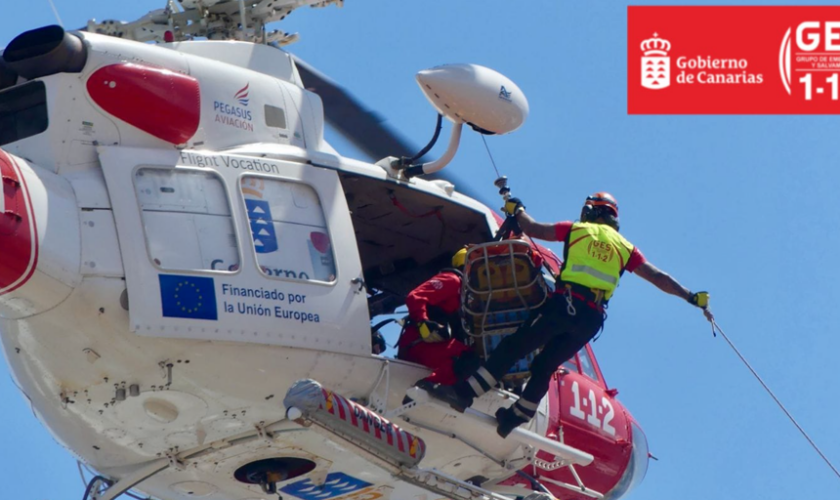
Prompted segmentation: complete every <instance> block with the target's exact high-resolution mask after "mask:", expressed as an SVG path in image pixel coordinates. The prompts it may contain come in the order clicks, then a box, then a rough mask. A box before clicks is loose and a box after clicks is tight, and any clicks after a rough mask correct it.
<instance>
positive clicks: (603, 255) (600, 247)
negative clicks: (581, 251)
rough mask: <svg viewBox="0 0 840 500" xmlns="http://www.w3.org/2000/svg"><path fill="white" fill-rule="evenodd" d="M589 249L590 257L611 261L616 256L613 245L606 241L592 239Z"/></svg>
mask: <svg viewBox="0 0 840 500" xmlns="http://www.w3.org/2000/svg"><path fill="white" fill-rule="evenodd" d="M587 251H588V252H589V256H590V257H592V258H594V259H598V260H600V261H601V262H610V261H611V260H613V258H614V257H615V250H614V249H613V246H612V245H611V244H609V243H607V242H605V241H591V242H590V243H589V247H588V248H587Z"/></svg>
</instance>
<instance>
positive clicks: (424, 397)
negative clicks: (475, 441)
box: [408, 387, 594, 466]
mask: <svg viewBox="0 0 840 500" xmlns="http://www.w3.org/2000/svg"><path fill="white" fill-rule="evenodd" d="M408 397H410V398H411V399H413V400H414V401H416V402H417V403H419V404H423V405H433V406H434V407H435V408H436V409H438V410H441V411H443V412H444V413H446V414H448V415H452V416H456V417H457V416H464V417H467V418H469V419H470V420H472V421H473V422H475V423H476V424H479V425H486V426H488V427H489V428H491V429H495V427H496V425H497V422H496V419H495V418H494V417H491V416H490V415H488V414H486V413H484V412H481V411H478V410H474V409H472V408H467V409H466V411H464V413H460V412H458V411H456V410H454V409H452V408H451V407H450V406H449V405H447V404H446V403H444V402H442V401H440V400H438V399H435V398H434V397H432V396H431V395H430V394H429V393H428V392H427V391H425V390H423V389H420V388H419V387H412V388H411V389H409V390H408ZM493 435H495V433H494V434H493ZM506 439H512V440H514V441H517V442H519V443H520V444H521V445H523V446H530V447H532V448H535V449H537V450H540V451H544V452H546V453H549V454H551V455H554V457H555V459H556V460H558V461H562V462H563V463H564V464H573V465H581V466H586V465H589V464H591V463H592V461H593V460H594V457H593V456H592V454H590V453H587V452H585V451H581V450H578V449H577V448H573V447H571V446H568V445H566V444H563V443H559V442H557V441H552V440H550V439H548V438H545V437H543V436H540V435H539V434H537V433H535V432H532V431H529V430H527V429H523V428H521V427H517V428H515V429H513V430H512V431H511V433H510V434H509V435H508V437H507V438H506Z"/></svg>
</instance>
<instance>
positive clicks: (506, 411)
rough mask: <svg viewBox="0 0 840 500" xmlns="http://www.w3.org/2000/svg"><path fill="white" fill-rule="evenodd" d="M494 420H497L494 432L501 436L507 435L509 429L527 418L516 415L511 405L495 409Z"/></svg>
mask: <svg viewBox="0 0 840 500" xmlns="http://www.w3.org/2000/svg"><path fill="white" fill-rule="evenodd" d="M496 421H497V422H499V425H498V426H497V427H496V433H498V434H499V435H500V436H502V437H503V438H506V437H508V434H510V433H511V431H513V430H514V429H516V428H517V427H519V426H520V425H522V424H525V423H527V422H528V420H526V419H524V418H522V417H520V416H519V415H517V414H516V413H515V412H514V411H513V408H512V407H511V408H499V409H498V410H496Z"/></svg>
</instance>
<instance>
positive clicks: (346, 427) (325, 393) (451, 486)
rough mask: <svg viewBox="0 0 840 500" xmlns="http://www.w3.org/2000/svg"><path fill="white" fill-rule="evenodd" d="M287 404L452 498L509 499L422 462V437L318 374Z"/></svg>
mask: <svg viewBox="0 0 840 500" xmlns="http://www.w3.org/2000/svg"><path fill="white" fill-rule="evenodd" d="M283 404H284V405H285V407H286V416H287V417H288V418H289V419H290V420H292V421H294V422H296V423H298V424H300V425H303V426H307V427H309V426H311V428H312V430H314V431H315V432H317V433H319V434H321V435H323V436H324V437H326V438H328V439H330V440H332V441H335V442H337V443H339V444H342V445H345V446H348V447H349V448H350V449H352V450H353V451H354V452H355V453H356V454H358V455H359V456H361V457H363V458H365V459H366V460H368V461H370V462H371V463H373V464H375V465H377V466H379V467H382V468H383V469H385V470H386V471H388V472H390V473H391V474H392V475H393V476H394V477H395V478H398V479H400V480H401V481H405V482H406V483H409V484H412V485H414V486H417V487H419V488H423V489H425V490H427V491H429V492H432V493H435V494H438V495H444V496H446V497H447V498H450V499H453V500H510V497H507V496H503V495H499V494H497V493H493V492H491V491H488V490H485V489H483V488H480V487H478V486H475V485H473V484H471V483H468V482H466V481H462V480H461V479H458V478H456V477H453V476H451V475H449V474H446V473H443V472H440V471H438V470H435V469H423V468H420V467H419V464H420V462H421V461H422V460H423V457H424V456H425V453H426V444H425V442H424V441H423V440H422V439H421V438H420V437H418V436H415V435H414V434H412V433H409V432H407V431H405V430H402V429H400V428H399V427H398V426H397V425H395V424H394V423H392V422H390V421H389V420H388V419H386V418H385V417H383V416H381V415H379V414H377V413H375V412H373V411H372V410H370V409H368V408H366V407H364V406H362V405H361V404H359V403H356V402H354V401H351V400H349V399H347V398H345V397H343V396H341V395H339V394H336V393H335V392H332V391H330V390H328V389H325V388H324V387H323V386H321V384H319V383H318V382H316V381H314V380H310V379H305V380H298V381H297V382H295V383H294V384H293V385H292V387H291V388H290V389H289V391H288V392H287V393H286V396H285V398H284V399H283ZM313 424H314V425H313Z"/></svg>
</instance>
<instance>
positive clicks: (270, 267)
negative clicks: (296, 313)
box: [240, 175, 336, 283]
mask: <svg viewBox="0 0 840 500" xmlns="http://www.w3.org/2000/svg"><path fill="white" fill-rule="evenodd" d="M240 193H241V194H242V199H243V201H244V202H245V209H246V212H247V214H248V222H249V225H250V227H251V236H252V239H253V242H254V252H255V253H256V256H257V263H258V264H259V266H260V270H261V271H262V273H263V274H264V275H266V276H268V277H271V278H277V279H282V280H293V281H309V282H321V283H334V282H335V278H336V266H335V257H334V255H333V246H332V242H331V240H330V234H329V231H328V230H327V221H326V217H325V216H324V209H323V208H322V207H321V200H320V199H319V198H318V194H317V193H316V192H315V190H314V189H312V188H311V187H310V186H307V185H306V184H303V183H300V182H292V181H285V180H280V179H275V178H267V177H259V176H252V175H248V176H244V177H242V182H241V184H240Z"/></svg>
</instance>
